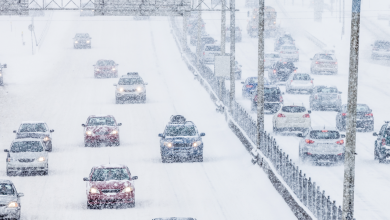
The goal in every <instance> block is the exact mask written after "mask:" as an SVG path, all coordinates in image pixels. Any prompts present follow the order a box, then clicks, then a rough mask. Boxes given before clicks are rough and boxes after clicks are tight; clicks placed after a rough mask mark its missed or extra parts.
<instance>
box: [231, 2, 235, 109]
mask: <svg viewBox="0 0 390 220" xmlns="http://www.w3.org/2000/svg"><path fill="white" fill-rule="evenodd" d="M235 13H236V6H235V0H230V113H231V114H232V115H233V102H234V99H235V94H236V93H235V92H236V91H235V90H236V88H235V83H236V79H235V75H234V70H235V66H236V64H235V56H236V18H235Z"/></svg>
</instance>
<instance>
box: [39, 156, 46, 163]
mask: <svg viewBox="0 0 390 220" xmlns="http://www.w3.org/2000/svg"><path fill="white" fill-rule="evenodd" d="M45 160H46V158H45V157H40V158H38V161H39V162H43V161H45Z"/></svg>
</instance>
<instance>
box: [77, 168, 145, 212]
mask: <svg viewBox="0 0 390 220" xmlns="http://www.w3.org/2000/svg"><path fill="white" fill-rule="evenodd" d="M136 179H138V177H137V176H133V177H132V176H131V173H130V170H129V168H128V167H127V166H125V165H114V164H106V165H101V166H95V167H92V170H91V173H90V174H89V177H84V179H83V180H84V181H86V182H87V191H86V193H87V208H88V209H97V208H103V207H110V208H120V207H134V206H135V188H134V183H133V180H136Z"/></svg>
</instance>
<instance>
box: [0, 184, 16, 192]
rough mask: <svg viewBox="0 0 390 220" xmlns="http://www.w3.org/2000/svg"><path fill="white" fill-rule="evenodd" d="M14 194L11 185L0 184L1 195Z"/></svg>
mask: <svg viewBox="0 0 390 220" xmlns="http://www.w3.org/2000/svg"><path fill="white" fill-rule="evenodd" d="M14 193H15V192H14V188H13V187H12V185H11V184H8V183H0V195H13V194H14Z"/></svg>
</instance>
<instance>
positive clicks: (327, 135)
mask: <svg viewBox="0 0 390 220" xmlns="http://www.w3.org/2000/svg"><path fill="white" fill-rule="evenodd" d="M310 138H314V139H339V138H340V133H339V132H338V131H328V130H315V131H310Z"/></svg>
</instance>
